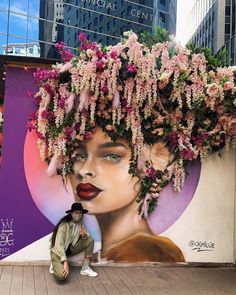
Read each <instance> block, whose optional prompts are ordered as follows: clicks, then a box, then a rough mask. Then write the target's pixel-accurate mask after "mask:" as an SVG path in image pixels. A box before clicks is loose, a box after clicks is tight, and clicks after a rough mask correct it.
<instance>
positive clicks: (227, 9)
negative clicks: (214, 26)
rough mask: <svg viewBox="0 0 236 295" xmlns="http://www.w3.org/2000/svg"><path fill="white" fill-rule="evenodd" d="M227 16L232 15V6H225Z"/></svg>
mask: <svg viewBox="0 0 236 295" xmlns="http://www.w3.org/2000/svg"><path fill="white" fill-rule="evenodd" d="M225 15H230V6H225Z"/></svg>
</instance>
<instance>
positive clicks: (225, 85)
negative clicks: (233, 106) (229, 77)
mask: <svg viewBox="0 0 236 295" xmlns="http://www.w3.org/2000/svg"><path fill="white" fill-rule="evenodd" d="M233 87H234V83H233V82H230V81H227V82H225V84H224V90H225V91H228V90H231V89H232V88H233Z"/></svg>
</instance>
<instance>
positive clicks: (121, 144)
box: [98, 141, 128, 150]
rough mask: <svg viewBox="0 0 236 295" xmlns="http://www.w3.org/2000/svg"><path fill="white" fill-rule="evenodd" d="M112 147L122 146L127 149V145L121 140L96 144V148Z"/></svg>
mask: <svg viewBox="0 0 236 295" xmlns="http://www.w3.org/2000/svg"><path fill="white" fill-rule="evenodd" d="M112 147H124V148H125V149H127V150H128V147H127V146H126V145H125V144H124V143H122V142H118V141H116V142H105V143H102V144H100V145H99V146H98V148H112Z"/></svg>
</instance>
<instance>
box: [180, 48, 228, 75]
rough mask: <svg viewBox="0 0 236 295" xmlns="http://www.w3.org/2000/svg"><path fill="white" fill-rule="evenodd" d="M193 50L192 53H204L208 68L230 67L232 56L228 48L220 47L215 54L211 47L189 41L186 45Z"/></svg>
mask: <svg viewBox="0 0 236 295" xmlns="http://www.w3.org/2000/svg"><path fill="white" fill-rule="evenodd" d="M186 47H187V48H188V49H190V50H191V51H192V53H204V54H205V57H206V60H207V62H208V66H207V69H208V70H211V69H216V68H219V67H228V66H229V65H230V61H231V60H230V57H229V54H228V52H227V50H226V48H222V49H220V50H219V51H218V52H217V53H216V54H215V55H214V54H213V53H212V50H211V49H210V48H204V47H196V46H195V45H194V44H192V43H188V44H187V46H186Z"/></svg>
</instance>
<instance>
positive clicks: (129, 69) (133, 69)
mask: <svg viewBox="0 0 236 295" xmlns="http://www.w3.org/2000/svg"><path fill="white" fill-rule="evenodd" d="M127 72H128V73H132V74H133V73H137V67H136V66H135V65H134V64H129V65H128V66H127Z"/></svg>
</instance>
